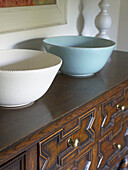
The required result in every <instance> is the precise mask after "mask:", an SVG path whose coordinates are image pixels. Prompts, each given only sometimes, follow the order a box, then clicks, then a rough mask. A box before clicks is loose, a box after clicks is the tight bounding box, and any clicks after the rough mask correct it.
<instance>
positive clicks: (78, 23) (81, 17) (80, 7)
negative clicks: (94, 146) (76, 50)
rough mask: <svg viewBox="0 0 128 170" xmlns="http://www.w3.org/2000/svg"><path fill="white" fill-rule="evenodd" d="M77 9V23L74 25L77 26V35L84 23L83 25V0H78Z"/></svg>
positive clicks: (80, 33)
mask: <svg viewBox="0 0 128 170" xmlns="http://www.w3.org/2000/svg"><path fill="white" fill-rule="evenodd" d="M78 10H79V16H78V18H77V25H76V26H77V30H78V33H79V35H82V32H83V29H84V25H85V21H84V16H83V10H84V4H83V0H80V2H79V6H78Z"/></svg>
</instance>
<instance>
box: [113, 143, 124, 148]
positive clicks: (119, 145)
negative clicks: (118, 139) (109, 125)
mask: <svg viewBox="0 0 128 170" xmlns="http://www.w3.org/2000/svg"><path fill="white" fill-rule="evenodd" d="M113 148H114V149H121V148H122V146H121V144H116V143H113Z"/></svg>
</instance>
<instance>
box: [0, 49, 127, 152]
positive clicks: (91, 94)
mask: <svg viewBox="0 0 128 170" xmlns="http://www.w3.org/2000/svg"><path fill="white" fill-rule="evenodd" d="M127 79H128V53H127V52H119V51H114V52H113V54H112V56H111V58H110V60H109V61H108V62H107V64H106V65H105V67H104V68H103V69H102V70H101V71H100V72H98V73H97V74H96V75H95V76H93V77H90V78H75V77H70V76H66V75H63V74H58V75H57V76H56V78H55V80H54V81H53V84H52V86H51V87H50V89H49V90H48V91H47V93H46V94H45V95H44V96H43V97H42V98H40V99H39V100H37V101H36V102H35V103H34V104H33V105H31V106H29V107H26V108H19V109H7V108H2V107H0V151H2V150H3V149H5V148H7V147H8V146H11V145H12V144H13V143H16V142H17V141H19V140H21V139H24V138H25V137H27V136H30V135H31V134H33V133H35V132H36V131H38V130H39V129H40V128H43V127H45V125H48V124H50V123H51V122H53V121H55V120H57V119H59V118H61V117H62V116H64V115H65V114H67V113H69V112H70V111H71V110H74V109H76V108H78V107H79V106H81V105H83V104H86V103H88V102H89V101H90V100H92V99H94V98H96V97H97V96H99V95H101V94H102V93H105V92H106V91H108V90H110V89H112V88H113V87H115V86H117V85H119V84H120V83H122V82H124V81H127Z"/></svg>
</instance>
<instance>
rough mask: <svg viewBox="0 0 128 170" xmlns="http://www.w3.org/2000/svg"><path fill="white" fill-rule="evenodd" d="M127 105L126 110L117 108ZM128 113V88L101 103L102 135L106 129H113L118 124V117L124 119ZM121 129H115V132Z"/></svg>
mask: <svg viewBox="0 0 128 170" xmlns="http://www.w3.org/2000/svg"><path fill="white" fill-rule="evenodd" d="M117 104H119V105H125V107H126V108H125V111H121V110H117V108H116V106H117ZM127 114H128V88H125V89H123V90H120V91H118V92H117V93H116V94H115V95H114V96H112V97H111V98H110V99H108V100H107V101H105V102H103V103H102V104H101V115H102V124H101V135H102V134H104V133H105V132H106V131H109V130H111V128H112V127H113V126H114V125H115V124H116V121H119V120H118V119H123V118H124V116H127ZM116 119H117V120H116ZM118 131H120V129H117V127H116V129H115V133H118Z"/></svg>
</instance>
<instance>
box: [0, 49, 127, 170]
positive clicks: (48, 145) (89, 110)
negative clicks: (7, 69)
mask: <svg viewBox="0 0 128 170" xmlns="http://www.w3.org/2000/svg"><path fill="white" fill-rule="evenodd" d="M127 155H128V53H126V52H119V51H114V52H113V54H112V56H111V58H110V59H109V61H108V63H107V64H106V65H105V67H104V68H103V69H102V70H101V71H100V72H98V73H97V74H96V75H95V76H93V77H90V78H75V77H70V76H66V75H63V74H60V73H59V74H58V75H57V76H56V78H55V80H54V82H53V84H52V86H51V87H50V89H49V90H48V92H47V93H46V94H45V95H44V96H43V97H42V98H40V99H39V100H37V101H36V102H35V103H34V104H32V105H31V106H28V107H24V108H17V109H16V108H13V109H11V108H10V109H9V108H2V107H1V108H0V170H26V169H27V170H54V169H55V170H88V169H89V170H102V169H103V170H107V169H108V170H110V169H119V168H121V167H122V168H125V169H127V168H128V165H127V162H128V159H127Z"/></svg>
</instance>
